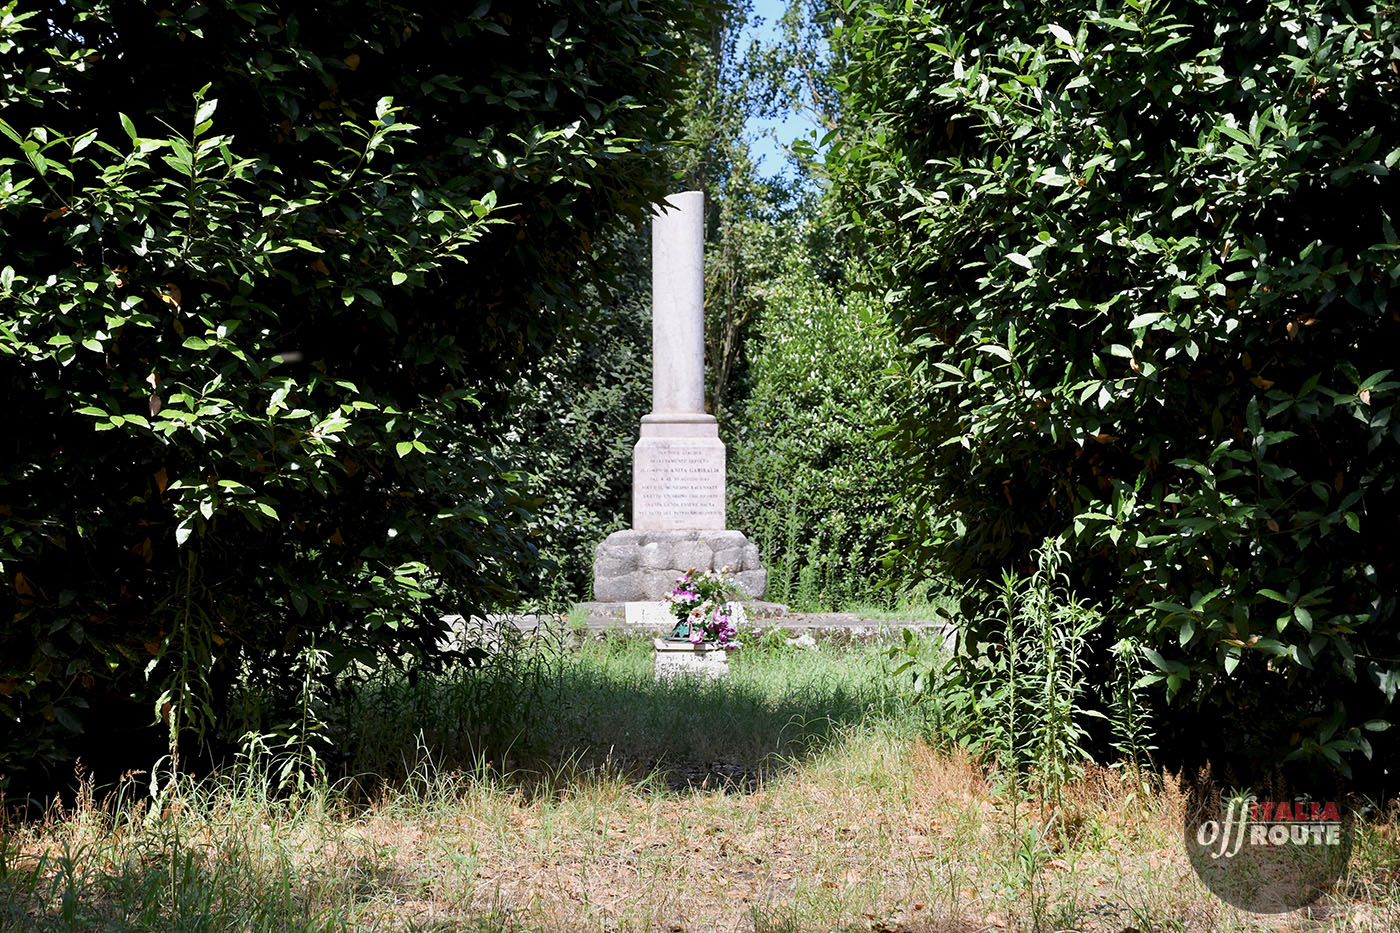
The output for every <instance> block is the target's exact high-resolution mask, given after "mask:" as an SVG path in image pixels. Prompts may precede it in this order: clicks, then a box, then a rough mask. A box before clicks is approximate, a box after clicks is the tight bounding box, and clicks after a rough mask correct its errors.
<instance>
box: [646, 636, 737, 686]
mask: <svg viewBox="0 0 1400 933" xmlns="http://www.w3.org/2000/svg"><path fill="white" fill-rule="evenodd" d="M652 644H653V645H655V646H656V661H655V664H654V666H653V668H652V676H653V677H654V678H655V679H656V680H657V681H667V680H674V679H675V678H677V677H703V678H705V679H707V680H719V679H720V678H721V677H728V676H729V652H727V651H725V650H724V649H723V648H718V647H716V646H715V645H713V644H699V645H692V644H690V643H689V642H684V641H667V640H666V639H664V638H657V639H655V640H654V641H653V642H652Z"/></svg>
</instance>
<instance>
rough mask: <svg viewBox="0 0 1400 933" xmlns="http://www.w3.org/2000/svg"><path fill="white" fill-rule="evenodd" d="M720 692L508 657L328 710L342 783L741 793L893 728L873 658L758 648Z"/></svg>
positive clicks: (896, 710)
mask: <svg viewBox="0 0 1400 933" xmlns="http://www.w3.org/2000/svg"><path fill="white" fill-rule="evenodd" d="M731 671H732V672H731V675H730V677H729V678H727V679H725V680H721V681H713V682H710V681H701V680H698V679H681V680H678V681H674V682H671V683H655V682H653V680H652V674H651V653H650V647H649V644H648V643H645V642H639V641H637V640H632V639H629V640H618V641H610V642H602V643H598V644H594V645H590V646H586V648H585V650H581V651H576V652H569V651H565V652H558V651H541V650H535V649H530V650H522V651H518V652H505V653H501V654H498V655H496V656H494V657H493V658H492V659H491V660H490V661H488V663H487V664H485V665H484V666H482V667H478V668H468V667H461V668H458V669H456V670H452V671H449V672H447V673H445V674H443V675H440V676H437V677H434V678H425V679H421V680H419V681H418V682H417V683H416V684H413V685H410V684H408V683H406V682H405V681H403V680H402V679H397V678H383V679H378V680H373V681H370V682H367V683H365V684H362V685H360V686H359V687H358V688H357V689H355V690H353V691H350V692H348V693H347V694H346V698H345V700H344V702H343V703H342V705H341V706H340V707H339V708H338V709H337V710H335V711H334V712H333V715H332V719H333V721H334V722H335V724H336V728H335V731H336V733H337V734H338V736H339V739H338V742H337V746H338V750H339V754H340V760H339V762H338V764H339V766H340V767H341V768H342V769H343V770H344V773H345V774H347V775H365V774H374V775H379V776H381V777H383V778H384V779H386V780H389V781H391V782H392V781H394V780H395V779H402V778H404V777H406V776H408V775H409V774H411V773H413V772H414V770H415V769H418V768H421V767H423V766H424V764H425V763H427V764H429V765H430V766H431V767H433V768H436V769H439V770H440V769H454V770H467V771H471V770H476V769H479V768H482V767H488V768H490V769H491V770H493V771H495V772H497V773H499V774H505V775H510V776H513V777H515V778H517V779H519V780H520V781H521V782H522V783H527V784H529V783H536V784H537V783H538V782H539V781H540V780H542V779H544V780H547V782H548V783H550V784H551V785H556V786H557V785H558V784H559V782H560V781H561V780H562V781H569V780H573V779H575V778H578V777H581V776H583V775H587V774H592V775H596V774H598V773H599V772H603V773H607V774H610V775H617V776H623V777H626V778H628V779H632V780H638V781H649V782H654V783H658V784H659V785H660V786H662V787H664V788H667V789H669V790H672V791H684V790H688V789H689V788H691V787H696V786H704V787H710V788H726V789H730V790H733V791H735V792H747V791H749V790H751V789H753V788H755V787H757V786H759V785H760V784H761V783H762V782H763V781H764V780H766V779H768V778H770V777H772V776H773V775H774V774H776V773H780V772H782V771H784V770H786V769H788V768H790V767H791V766H792V764H793V763H795V762H796V761H800V760H802V759H804V758H806V757H808V756H809V755H811V754H812V753H814V752H816V751H818V750H820V749H821V748H822V747H824V746H825V745H826V744H828V743H829V742H830V741H832V740H833V738H834V737H835V736H837V735H839V734H840V732H841V731H842V730H843V729H844V728H846V727H849V726H851V725H854V724H857V723H860V722H862V721H865V720H868V719H869V718H871V717H872V716H874V717H887V718H891V719H893V718H907V715H908V712H909V709H908V707H909V704H908V703H907V702H906V701H904V700H901V699H900V698H899V697H898V696H897V695H896V691H895V690H894V688H893V685H892V684H891V683H890V679H889V677H888V675H887V674H886V673H885V672H884V670H883V668H882V667H881V665H880V662H879V660H878V656H877V655H876V653H874V652H871V651H869V650H868V649H867V650H865V651H863V652H855V651H851V650H844V649H840V648H830V649H826V648H823V649H821V650H807V651H804V650H800V649H791V648H771V647H770V648H758V649H754V650H747V651H744V652H740V653H738V654H736V655H735V656H734V657H733V659H732V661H731Z"/></svg>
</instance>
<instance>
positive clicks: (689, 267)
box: [632, 191, 725, 531]
mask: <svg viewBox="0 0 1400 933" xmlns="http://www.w3.org/2000/svg"><path fill="white" fill-rule="evenodd" d="M651 261H652V267H651V287H652V312H651V313H652V322H651V334H652V395H651V399H652V401H651V414H649V415H645V416H643V418H642V431H641V440H639V441H638V442H637V446H636V447H635V448H634V449H633V455H632V527H633V528H634V529H637V530H639V531H680V530H710V529H723V528H724V526H725V483H724V469H725V462H724V461H725V457H724V444H723V443H722V442H721V441H720V439H719V425H718V424H717V423H716V422H715V418H714V416H713V415H709V414H706V413H705V194H704V192H701V191H685V192H682V193H681V194H673V195H671V196H670V197H668V198H667V199H666V203H665V204H664V205H662V210H661V212H660V213H659V214H658V215H657V216H656V217H655V219H653V221H652V228H651Z"/></svg>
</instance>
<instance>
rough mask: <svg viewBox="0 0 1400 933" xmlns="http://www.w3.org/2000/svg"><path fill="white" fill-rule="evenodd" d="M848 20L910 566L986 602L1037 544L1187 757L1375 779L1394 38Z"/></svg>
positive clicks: (1028, 12)
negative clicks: (1131, 646)
mask: <svg viewBox="0 0 1400 933" xmlns="http://www.w3.org/2000/svg"><path fill="white" fill-rule="evenodd" d="M841 20H842V22H841V23H840V25H839V27H838V28H837V29H836V31H835V36H836V41H837V45H838V53H839V55H840V56H841V61H842V64H841V68H840V73H839V74H838V76H837V83H838V86H839V88H840V90H841V93H842V108H843V110H842V121H843V122H842V125H843V130H842V133H841V138H840V139H839V140H837V142H836V143H835V146H834V150H833V155H832V157H831V158H830V159H829V161H828V168H829V169H830V170H831V172H832V175H833V180H834V184H835V185H836V194H837V196H838V197H839V199H840V203H841V206H842V210H843V212H844V215H845V217H846V218H847V219H848V220H847V222H848V226H849V228H850V229H851V230H852V231H853V232H854V233H856V234H859V235H861V236H862V238H863V239H862V242H863V245H864V249H866V250H867V251H868V252H867V253H866V255H867V258H868V259H869V265H870V267H871V269H872V274H873V275H874V276H876V277H878V279H879V281H880V282H881V283H882V284H883V285H884V286H885V288H886V289H887V296H888V300H889V302H890V307H891V309H892V311H893V313H894V315H895V318H896V320H897V322H898V324H899V327H900V334H901V338H902V341H903V342H904V343H905V345H906V346H907V348H908V350H909V358H910V364H911V371H912V378H911V383H910V387H909V397H910V402H909V404H908V407H907V408H906V409H905V411H904V417H903V420H902V422H901V423H900V425H899V433H898V441H897V443H898V449H899V451H900V453H901V455H902V457H903V458H905V459H906V462H907V464H908V466H909V472H908V474H907V475H908V478H909V485H908V489H909V490H910V492H911V494H912V495H913V496H914V497H915V498H916V499H917V501H918V502H919V503H920V505H921V508H920V512H921V513H922V514H927V515H929V516H930V520H929V521H927V522H925V523H924V525H923V526H922V528H921V530H920V532H919V533H917V534H915V535H913V536H912V537H911V539H910V541H909V542H908V544H909V546H910V548H911V550H913V551H915V552H918V553H920V554H922V555H923V558H924V559H925V560H926V561H929V562H931V563H933V564H935V565H937V566H940V567H944V568H950V569H951V570H953V571H954V572H956V573H958V574H959V575H960V576H962V577H963V578H964V579H985V578H987V577H989V576H995V575H996V573H997V571H998V570H999V569H1001V568H1008V567H1010V568H1013V569H1018V570H1025V569H1026V568H1027V567H1028V565H1029V555H1030V554H1031V552H1032V550H1033V549H1034V548H1035V547H1037V546H1038V545H1039V544H1040V542H1041V541H1042V540H1044V539H1046V538H1056V537H1058V538H1061V539H1062V540H1064V541H1065V542H1066V543H1067V544H1068V546H1069V547H1070V549H1071V554H1072V565H1071V568H1072V573H1073V577H1074V579H1075V583H1076V586H1077V587H1078V589H1079V592H1080V593H1081V594H1087V595H1090V596H1092V597H1094V598H1096V599H1097V600H1099V602H1100V603H1101V604H1102V605H1104V606H1109V605H1110V604H1111V603H1112V602H1113V600H1112V597H1113V596H1115V595H1117V596H1119V597H1121V603H1120V604H1119V605H1118V606H1117V607H1116V608H1115V613H1116V616H1117V619H1118V622H1119V626H1120V630H1121V632H1120V633H1121V634H1128V635H1135V636H1139V637H1141V638H1142V639H1143V644H1144V646H1145V647H1144V651H1145V658H1146V659H1147V660H1148V661H1149V662H1150V664H1151V669H1152V671H1153V673H1151V674H1150V675H1149V680H1151V681H1155V682H1157V683H1159V684H1161V686H1162V687H1164V688H1165V691H1166V693H1167V694H1168V695H1171V696H1173V697H1174V699H1176V700H1177V701H1178V702H1179V703H1180V704H1182V706H1181V708H1182V709H1183V710H1185V711H1186V714H1185V715H1181V716H1178V717H1176V719H1175V720H1174V722H1175V723H1176V724H1177V726H1178V727H1179V728H1180V729H1181V730H1182V731H1180V732H1179V733H1178V734H1177V736H1176V738H1177V742H1176V743H1175V744H1176V745H1177V747H1179V748H1192V749H1195V748H1199V747H1201V746H1204V748H1205V750H1206V752H1207V754H1209V755H1212V756H1214V757H1216V758H1217V759H1220V760H1232V761H1235V762H1236V763H1239V764H1241V766H1244V765H1246V764H1248V763H1249V762H1252V761H1259V760H1270V761H1272V760H1275V759H1277V758H1278V757H1279V756H1280V755H1281V754H1286V756H1287V757H1289V758H1292V759H1295V760H1297V759H1302V760H1305V761H1316V762H1320V763H1323V764H1327V763H1331V764H1333V765H1336V766H1339V767H1346V766H1347V764H1348V762H1359V761H1365V759H1366V758H1368V757H1371V756H1372V752H1373V751H1374V752H1376V753H1377V754H1376V756H1375V757H1376V758H1377V759H1378V763H1380V764H1381V765H1382V766H1386V767H1388V763H1387V762H1386V761H1383V760H1380V759H1386V758H1387V757H1388V753H1387V752H1386V748H1388V747H1389V746H1373V744H1372V743H1373V742H1375V741H1376V740H1377V738H1378V735H1377V730H1381V729H1383V728H1385V721H1386V720H1391V719H1393V718H1394V699H1395V694H1396V689H1397V686H1400V661H1397V658H1400V639H1398V638H1397V626H1396V598H1397V583H1396V581H1397V580H1400V574H1397V569H1398V568H1397V560H1396V558H1397V549H1396V547H1395V544H1394V537H1393V535H1392V534H1391V530H1390V529H1391V525H1392V524H1393V522H1394V520H1395V518H1396V516H1397V513H1398V512H1400V490H1398V489H1397V486H1396V483H1397V479H1396V476H1397V467H1400V463H1398V462H1397V457H1398V456H1400V422H1397V421H1396V420H1395V418H1394V416H1395V413H1396V408H1395V403H1396V397H1397V389H1400V380H1397V379H1396V378H1394V373H1393V368H1394V359H1393V357H1394V354H1393V350H1392V348H1393V346H1395V341H1396V339H1397V337H1400V310H1397V306H1396V305H1393V304H1391V302H1392V300H1393V299H1394V298H1395V297H1396V294H1397V283H1398V282H1400V256H1398V254H1397V250H1400V242H1397V237H1396V234H1395V228H1394V217H1393V213H1394V210H1395V207H1396V205H1397V204H1400V189H1397V183H1396V180H1395V179H1396V175H1395V170H1396V168H1397V163H1398V162H1400V74H1397V71H1400V16H1398V15H1397V10H1396V7H1395V6H1394V4H1393V3H1390V2H1384V0H1382V2H1358V3H1348V2H1333V0H1325V2H1324V0H1310V2H1306V3H1284V2H1277V0H1267V2H1254V3H1224V4H1220V3H1205V2H1198V0H1125V2H1122V3H1118V2H1108V0H1073V2H1070V3H1068V4H1064V3H1061V4H1055V5H1053V6H1048V5H1044V4H1038V3H1023V2H1015V0H1005V2H999V3H993V4H990V5H989V4H981V5H971V6H969V5H960V4H943V3H932V4H920V5H904V4H898V5H895V4H886V3H882V2H877V0H846V2H844V3H843V4H841ZM1192 710H1194V711H1196V713H1204V714H1206V715H1205V716H1204V718H1202V717H1199V716H1195V715H1193V714H1192V713H1191V712H1190V711H1192ZM1164 744H1167V743H1164Z"/></svg>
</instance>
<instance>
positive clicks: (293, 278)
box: [0, 0, 711, 781]
mask: <svg viewBox="0 0 1400 933" xmlns="http://www.w3.org/2000/svg"><path fill="white" fill-rule="evenodd" d="M172 6H173V7H174V9H166V8H165V7H164V6H162V5H160V4H146V3H137V2H113V3H98V2H88V0H76V2H75V0H64V2H57V0H55V2H31V3H11V4H9V5H8V6H6V7H5V8H4V11H3V13H0V55H3V58H0V112H2V113H3V120H4V123H3V124H2V125H0V132H3V138H0V241H3V243H4V244H5V246H4V254H3V257H0V299H3V301H4V312H3V318H0V354H3V360H4V365H3V368H0V381H2V382H3V386H4V389H3V391H4V394H5V397H6V399H7V401H8V403H9V404H8V411H9V416H10V419H11V420H10V425H11V429H10V430H9V431H7V434H6V436H7V446H8V450H7V453H6V455H5V456H4V457H3V458H0V567H2V568H3V576H4V580H5V586H4V587H3V588H0V590H2V591H3V595H0V602H2V603H3V605H0V612H3V618H4V619H5V621H4V623H3V627H2V628H0V717H3V719H4V720H5V722H6V724H7V725H6V729H5V731H4V733H3V735H4V738H3V740H0V758H2V759H3V760H4V762H5V765H4V767H3V770H4V772H5V773H4V774H0V781H4V780H6V779H9V778H11V777H13V776H14V775H15V774H16V773H17V769H21V768H26V767H30V766H31V765H38V766H39V767H43V766H44V765H46V764H47V763H49V762H53V761H55V760H58V759H61V758H62V757H64V755H66V754H68V753H71V751H72V750H73V749H74V748H75V747H77V744H76V743H78V742H80V741H81V740H80V739H77V738H75V736H77V734H78V733H81V732H83V730H85V729H86V730H87V733H88V736H89V737H91V736H93V735H94V734H95V733H101V735H102V738H104V739H105V740H106V741H107V743H108V744H109V745H113V746H115V745H120V744H123V743H125V744H126V745H127V746H128V747H127V748H126V749H125V751H127V752H128V753H129V752H130V751H131V749H130V747H129V746H130V739H131V738H132V737H134V736H139V735H141V734H143V730H144V726H143V722H142V721H141V720H133V719H132V717H131V715H130V709H129V708H128V707H127V706H125V705H124V704H126V703H128V702H140V703H141V704H142V705H143V707H144V708H145V709H146V710H154V713H155V717H156V718H158V719H162V720H164V722H165V724H166V725H165V727H164V728H165V729H166V730H168V732H169V735H170V736H171V737H172V739H173V738H174V737H177V736H178V734H179V733H180V732H181V730H182V729H184V728H186V727H191V726H193V727H204V726H210V725H214V724H218V725H220V726H223V725H224V723H222V722H220V719H221V715H220V714H221V712H222V710H221V704H222V703H223V702H224V701H225V700H226V698H227V695H228V690H227V688H228V685H229V684H230V683H231V682H233V680H234V679H235V678H238V679H241V680H244V681H245V682H247V683H249V684H252V685H261V686H262V687H263V688H265V689H267V690H268V691H270V693H271V694H273V695H276V694H277V693H278V691H279V690H284V691H294V690H295V685H294V684H291V683H289V679H290V676H291V672H292V671H293V669H294V668H295V665H296V659H297V658H298V657H299V656H300V655H301V654H303V653H304V652H306V651H308V650H310V649H311V648H312V647H313V646H315V647H316V648H317V649H318V650H323V651H329V653H330V659H331V663H330V666H329V668H328V671H329V674H330V675H334V674H335V673H336V672H338V671H341V670H343V669H345V668H346V666H347V665H349V664H351V663H352V662H354V661H356V660H360V661H364V662H366V663H378V662H379V661H381V660H384V659H388V660H390V661H395V662H397V661H400V660H409V659H412V658H413V657H414V656H418V657H420V658H421V657H424V656H426V655H427V653H428V649H430V647H431V645H432V641H433V639H434V638H435V636H436V633H437V628H438V622H437V619H438V618H439V617H440V616H441V615H442V614H443V613H444V612H449V611H451V612H471V611H477V610H480V609H482V608H485V607H488V606H490V605H493V604H495V603H498V602H500V601H502V600H503V599H507V598H509V597H510V595H511V586H512V581H513V580H515V579H517V578H518V577H519V575H520V574H521V572H522V570H523V568H527V567H528V566H529V565H530V564H531V563H532V562H533V561H534V560H535V559H536V555H535V547H534V544H533V542H531V541H530V540H528V538H527V535H526V533H525V530H524V522H523V518H524V516H525V514H526V513H525V510H524V508H523V502H522V500H521V498H520V493H521V490H520V487H519V483H518V481H517V478H516V477H515V476H514V475H513V474H511V473H509V472H506V471H503V470H502V469H501V468H500V467H499V466H498V465H497V464H496V463H495V462H494V461H493V459H492V458H491V457H490V456H489V455H488V454H489V451H490V449H491V446H492V442H493V440H494V439H495V438H496V437H497V435H498V432H499V425H500V413H501V408H502V404H503V402H504V400H505V398H506V397H507V394H508V389H509V387H510V385H511V383H512V381H513V380H514V378H515V376H516V375H517V374H518V373H519V372H520V371H521V370H522V368H524V367H527V366H528V365H529V363H530V362H531V361H532V360H533V359H535V358H537V357H538V356H539V355H540V353H541V352H543V351H544V350H545V349H546V348H548V347H549V345H550V344H551V343H552V342H553V341H554V339H555V338H556V336H557V335H558V334H559V333H560V332H561V331H562V330H563V329H565V328H566V327H567V326H568V325H569V324H570V323H571V322H572V321H573V320H574V319H575V317H576V314H577V302H576V296H577V283H578V278H579V276H578V272H577V270H578V263H579V262H580V261H581V260H590V259H591V258H596V257H595V255H594V254H595V253H596V252H597V250H598V247H597V246H596V245H595V244H596V243H598V242H602V241H603V239H604V238H603V234H604V233H605V232H606V231H607V230H608V229H610V228H611V226H612V225H613V224H615V223H616V222H617V221H618V219H619V218H621V219H623V220H625V221H629V222H632V223H636V222H638V221H640V220H641V218H642V217H643V216H645V214H646V211H647V208H648V205H649V204H650V203H652V202H653V201H654V200H656V198H657V197H658V196H659V195H660V194H662V193H663V192H664V190H665V187H666V185H665V183H664V175H663V171H662V165H661V159H660V155H659V153H660V147H661V146H663V145H664V144H665V143H666V142H667V141H668V139H669V138H670V133H669V131H668V129H667V127H668V126H669V125H670V122H671V121H670V119H669V118H670V115H671V113H672V110H673V108H674V107H675V106H676V105H677V104H678V95H679V93H680V90H681V87H682V78H683V74H684V71H685V67H686V64H685V63H686V60H687V53H688V47H689V39H688V38H687V37H690V36H692V35H695V34H699V33H702V32H704V31H705V30H706V29H707V24H708V22H709V17H710V15H711V6H710V4H708V3H706V2H699V0H697V2H688V0H669V2H655V3H652V2H640V0H631V2H613V3H609V4H600V3H593V2H584V0H573V2H560V0H552V2H551V0H538V2H530V3H513V4H509V5H493V4H492V3H489V2H482V3H477V4H473V5H468V6H464V7H461V8H457V7H453V6H451V5H444V6H442V7H440V8H438V7H433V8H431V9H430V10H429V9H428V8H423V9H421V10H420V9H418V8H414V7H401V6H394V5H386V4H381V3H377V2H368V0H338V2H331V3H328V4H327V3H318V4H315V5H312V4H302V3H284V4H271V3H269V4H263V3H257V2H236V0H227V2H212V3H211V2H201V3H185V4H173V5H172ZM150 718H151V717H150V714H149V713H146V714H145V715H144V716H143V717H142V720H144V721H149V720H150ZM90 744H91V743H90ZM89 750H91V749H89ZM31 776H32V775H31Z"/></svg>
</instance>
